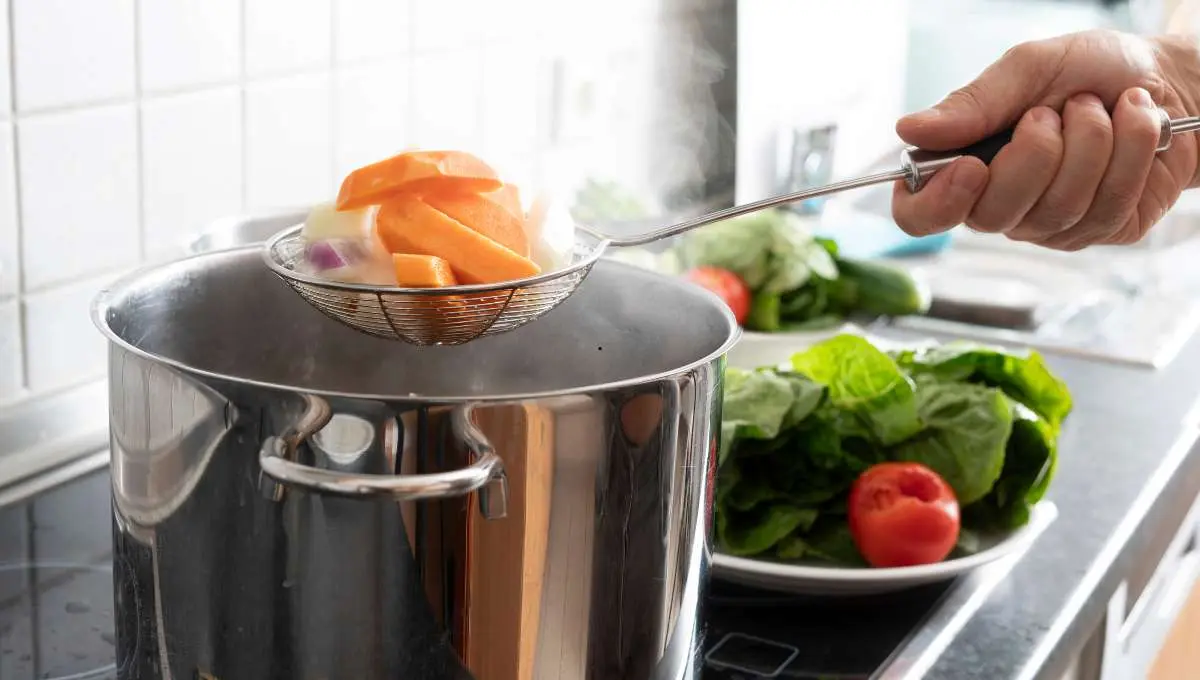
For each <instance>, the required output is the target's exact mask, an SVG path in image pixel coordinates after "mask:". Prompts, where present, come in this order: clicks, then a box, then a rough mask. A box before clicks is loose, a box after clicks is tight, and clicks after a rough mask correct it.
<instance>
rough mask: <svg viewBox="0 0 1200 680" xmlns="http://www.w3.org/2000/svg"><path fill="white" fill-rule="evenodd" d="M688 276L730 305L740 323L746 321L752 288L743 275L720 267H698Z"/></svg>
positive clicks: (734, 316)
mask: <svg viewBox="0 0 1200 680" xmlns="http://www.w3.org/2000/svg"><path fill="white" fill-rule="evenodd" d="M687 278H688V279H690V280H691V281H692V282H693V283H698V284H700V285H701V286H704V287H705V288H707V289H709V290H711V291H712V292H714V293H716V294H717V296H718V297H720V298H721V299H722V300H724V301H725V304H727V305H729V309H730V310H732V311H733V318H735V319H737V322H738V324H742V323H745V321H746V315H748V314H749V313H750V288H748V287H747V286H746V282H745V281H743V280H742V279H741V277H739V276H738V275H737V274H734V273H733V272H731V271H729V270H728V269H721V268H720V267H696V268H695V269H692V270H691V271H689V272H688V273H687Z"/></svg>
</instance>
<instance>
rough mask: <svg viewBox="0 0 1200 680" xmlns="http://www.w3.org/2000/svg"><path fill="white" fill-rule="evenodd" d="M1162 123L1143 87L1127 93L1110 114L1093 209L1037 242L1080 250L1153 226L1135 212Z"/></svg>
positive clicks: (1137, 235)
mask: <svg viewBox="0 0 1200 680" xmlns="http://www.w3.org/2000/svg"><path fill="white" fill-rule="evenodd" d="M1159 124H1160V121H1159V117H1158V112H1157V110H1156V109H1155V106H1154V102H1153V101H1152V100H1151V99H1150V94H1149V93H1148V92H1146V91H1145V90H1143V89H1141V88H1132V89H1130V90H1127V91H1126V92H1125V93H1124V94H1123V95H1122V96H1121V98H1120V99H1119V100H1118V101H1117V105H1116V107H1115V109H1114V110H1113V113H1112V130H1113V146H1112V154H1111V157H1110V159H1109V162H1108V165H1107V167H1106V168H1105V170H1104V173H1103V176H1102V179H1101V180H1100V184H1099V186H1098V187H1097V189H1096V192H1095V196H1094V199H1093V200H1092V202H1091V205H1090V206H1089V207H1088V209H1087V211H1086V212H1085V213H1084V215H1083V217H1082V218H1081V219H1080V220H1079V222H1078V223H1077V224H1075V225H1074V226H1072V227H1071V228H1069V229H1067V230H1065V231H1062V232H1059V233H1056V234H1051V235H1049V236H1046V237H1043V238H1040V239H1035V240H1034V242H1035V243H1037V244H1039V245H1043V246H1046V247H1048V248H1054V249H1057V250H1078V249H1080V248H1084V247H1086V246H1088V245H1092V244H1095V243H1105V242H1130V241H1136V240H1137V239H1140V238H1141V236H1142V234H1141V230H1142V229H1143V226H1142V225H1145V226H1149V225H1150V224H1152V223H1153V222H1151V221H1148V220H1141V219H1136V218H1137V215H1136V210H1137V205H1138V201H1139V200H1140V199H1141V197H1142V192H1143V191H1144V190H1145V187H1146V179H1147V178H1148V177H1149V176H1150V169H1151V167H1152V166H1153V164H1154V156H1155V154H1156V148H1157V146H1158V135H1159Z"/></svg>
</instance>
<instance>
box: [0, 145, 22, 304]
mask: <svg viewBox="0 0 1200 680" xmlns="http://www.w3.org/2000/svg"><path fill="white" fill-rule="evenodd" d="M16 169H17V168H16V159H15V158H14V157H13V134H12V124H11V123H0V299H3V298H5V297H7V296H10V295H15V294H16V293H17V286H18V284H19V283H20V276H21V274H20V270H19V267H20V262H21V260H20V257H19V256H18V255H19V252H20V243H19V241H18V240H17V183H16Z"/></svg>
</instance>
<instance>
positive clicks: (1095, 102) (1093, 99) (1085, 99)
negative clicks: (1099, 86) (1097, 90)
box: [1071, 92, 1104, 106]
mask: <svg viewBox="0 0 1200 680" xmlns="http://www.w3.org/2000/svg"><path fill="white" fill-rule="evenodd" d="M1071 99H1072V100H1073V101H1074V102H1075V103H1076V104H1082V105H1083V106H1104V102H1102V101H1100V98H1099V97H1097V96H1096V95H1094V94H1091V93H1090V92H1088V93H1084V94H1077V95H1075V96H1074V97H1071Z"/></svg>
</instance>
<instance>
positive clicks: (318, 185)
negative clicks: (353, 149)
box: [246, 73, 337, 208]
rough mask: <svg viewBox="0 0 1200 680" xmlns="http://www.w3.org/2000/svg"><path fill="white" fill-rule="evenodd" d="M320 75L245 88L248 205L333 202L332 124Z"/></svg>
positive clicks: (326, 89) (326, 85) (324, 77)
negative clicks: (331, 199) (329, 200)
mask: <svg viewBox="0 0 1200 680" xmlns="http://www.w3.org/2000/svg"><path fill="white" fill-rule="evenodd" d="M329 87H330V83H329V76H328V75H327V74H324V73H319V74H313V75H304V76H296V77H292V78H287V79H285V80H276V81H270V82H265V83H256V84H254V85H251V86H250V87H248V88H246V202H247V203H248V204H249V206H250V207H252V208H278V207H284V206H292V205H301V204H304V203H312V202H314V201H320V200H325V199H328V198H331V197H332V196H333V193H334V192H335V191H336V189H337V187H336V185H335V184H334V181H333V145H332V143H331V139H332V131H331V127H330V121H331V120H332V112H331V110H330V109H331V102H330V98H329Z"/></svg>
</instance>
